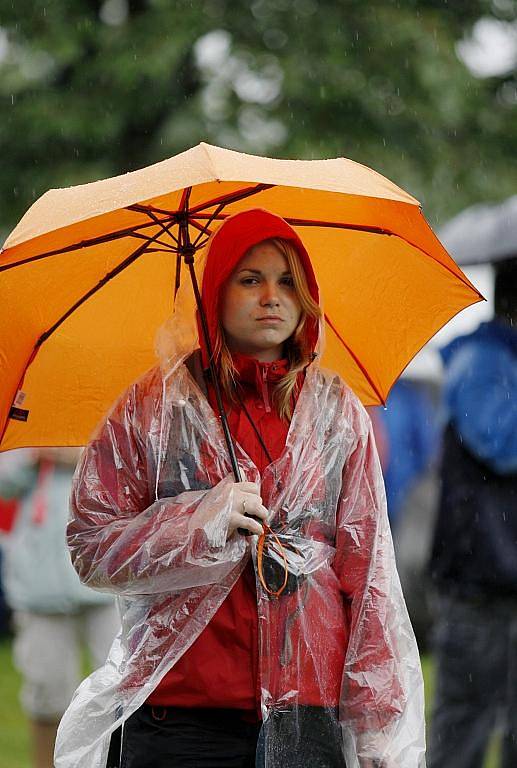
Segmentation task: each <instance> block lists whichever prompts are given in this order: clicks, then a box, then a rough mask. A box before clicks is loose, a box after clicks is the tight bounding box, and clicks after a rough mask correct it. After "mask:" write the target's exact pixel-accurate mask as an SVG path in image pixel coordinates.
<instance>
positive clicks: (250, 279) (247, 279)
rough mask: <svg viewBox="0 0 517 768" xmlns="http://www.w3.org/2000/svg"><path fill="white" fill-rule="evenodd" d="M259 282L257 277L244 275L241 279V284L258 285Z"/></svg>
mask: <svg viewBox="0 0 517 768" xmlns="http://www.w3.org/2000/svg"><path fill="white" fill-rule="evenodd" d="M257 283H258V280H257V278H256V277H243V278H242V280H241V285H256V284H257Z"/></svg>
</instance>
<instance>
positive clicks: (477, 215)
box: [439, 195, 517, 266]
mask: <svg viewBox="0 0 517 768" xmlns="http://www.w3.org/2000/svg"><path fill="white" fill-rule="evenodd" d="M439 234H440V238H441V240H442V242H443V243H444V245H445V247H446V248H447V249H448V251H450V253H451V254H452V256H453V258H454V259H455V260H456V261H457V262H458V264H462V265H463V266H467V265H473V264H486V263H488V262H496V261H502V260H503V259H508V258H511V257H514V256H517V195H513V196H512V197H509V198H507V199H506V200H505V201H504V202H502V203H495V204H484V205H472V206H471V207H470V208H466V209H465V210H464V211H462V212H461V213H459V214H458V215H457V216H455V217H454V218H453V219H450V221H448V222H447V224H445V225H444V226H443V227H442V228H441V229H440V233H439Z"/></svg>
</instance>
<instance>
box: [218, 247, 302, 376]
mask: <svg viewBox="0 0 517 768" xmlns="http://www.w3.org/2000/svg"><path fill="white" fill-rule="evenodd" d="M300 315H301V306H300V301H299V299H298V295H297V293H296V290H295V287H294V283H293V278H292V275H291V272H290V270H289V264H288V262H287V259H286V258H285V256H283V254H282V253H281V252H280V251H279V250H278V248H277V247H276V246H275V245H274V244H273V243H268V242H264V243H258V245H254V246H253V248H251V249H250V250H249V251H248V253H247V254H246V255H245V256H243V257H242V259H241V260H240V261H239V263H238V264H237V267H236V268H235V270H234V271H233V273H232V274H231V275H230V277H229V278H228V281H227V282H226V285H225V286H224V288H223V293H222V304H221V322H222V326H223V328H224V332H225V338H226V343H227V345H228V349H229V350H230V352H238V353H241V354H244V355H249V356H250V357H254V358H256V359H257V360H260V361H261V362H264V363H267V362H272V361H273V360H278V359H279V358H281V357H282V345H283V343H284V341H286V339H288V338H289V337H290V336H291V335H292V334H293V332H294V330H295V329H296V326H297V325H298V321H299V320H300Z"/></svg>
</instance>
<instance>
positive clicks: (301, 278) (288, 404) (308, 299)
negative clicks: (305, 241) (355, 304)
mask: <svg viewBox="0 0 517 768" xmlns="http://www.w3.org/2000/svg"><path fill="white" fill-rule="evenodd" d="M262 242H267V243H271V244H272V245H274V246H275V247H276V248H278V250H279V251H280V253H281V254H282V256H284V257H285V259H286V260H287V263H288V264H289V269H290V271H291V275H292V277H293V282H294V289H295V291H296V294H297V296H298V301H299V302H300V305H301V314H300V320H299V322H298V325H297V326H296V328H295V330H294V332H293V334H292V335H291V336H290V337H289V338H288V339H287V340H286V341H285V342H284V348H285V351H286V357H287V359H288V362H289V370H288V372H287V373H286V374H285V376H283V377H282V379H281V380H280V381H279V382H278V384H276V385H275V387H274V390H273V403H274V405H275V408H276V410H277V411H278V414H279V416H280V418H281V419H285V420H286V421H290V420H291V417H292V415H293V406H292V400H293V395H295V394H296V393H297V386H298V374H299V373H300V372H301V371H303V370H304V368H306V366H307V365H308V364H309V363H310V362H311V361H312V359H313V350H312V349H311V347H310V342H309V338H308V335H307V333H306V332H305V325H306V321H307V318H311V319H313V320H316V321H317V322H318V321H319V320H320V318H321V309H320V307H319V305H318V304H317V303H316V302H315V301H314V299H313V298H312V296H311V293H310V291H309V287H308V285H307V277H306V275H305V271H304V269H303V266H302V263H301V261H300V256H299V254H298V251H297V250H296V248H295V246H294V245H293V244H292V243H291V242H289V241H288V240H283V239H281V238H272V239H271V240H265V241H262ZM257 245H258V243H257ZM214 358H215V360H216V364H217V365H218V368H219V375H220V380H221V385H222V388H223V391H224V393H225V394H226V396H227V398H228V399H229V400H230V402H232V403H236V402H237V398H236V396H235V388H236V378H235V376H236V370H235V366H234V364H233V360H232V356H231V353H230V350H229V349H228V347H227V344H226V339H225V336H224V330H223V327H222V325H221V323H220V322H219V323H218V326H217V332H216V338H215V343H214Z"/></svg>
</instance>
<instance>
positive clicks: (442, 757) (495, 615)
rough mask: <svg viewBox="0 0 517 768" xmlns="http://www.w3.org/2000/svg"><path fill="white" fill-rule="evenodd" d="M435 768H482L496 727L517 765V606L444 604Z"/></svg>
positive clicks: (510, 765)
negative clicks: (501, 732) (500, 729)
mask: <svg viewBox="0 0 517 768" xmlns="http://www.w3.org/2000/svg"><path fill="white" fill-rule="evenodd" d="M438 608H439V618H438V622H437V625H436V630H435V652H436V694H435V701H434V707H433V717H432V722H431V737H430V741H429V749H428V753H427V760H428V763H427V764H428V767H429V768H481V766H482V765H483V762H484V757H485V753H486V751H487V747H488V744H489V742H490V738H491V736H492V733H493V731H494V729H495V727H496V724H498V725H500V727H501V728H502V731H503V740H502V755H501V768H516V766H517V604H516V602H515V601H511V600H508V601H504V600H498V601H490V602H487V603H483V604H480V603H469V602H466V601H460V600H452V599H444V600H442V601H440V603H439V605H438Z"/></svg>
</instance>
